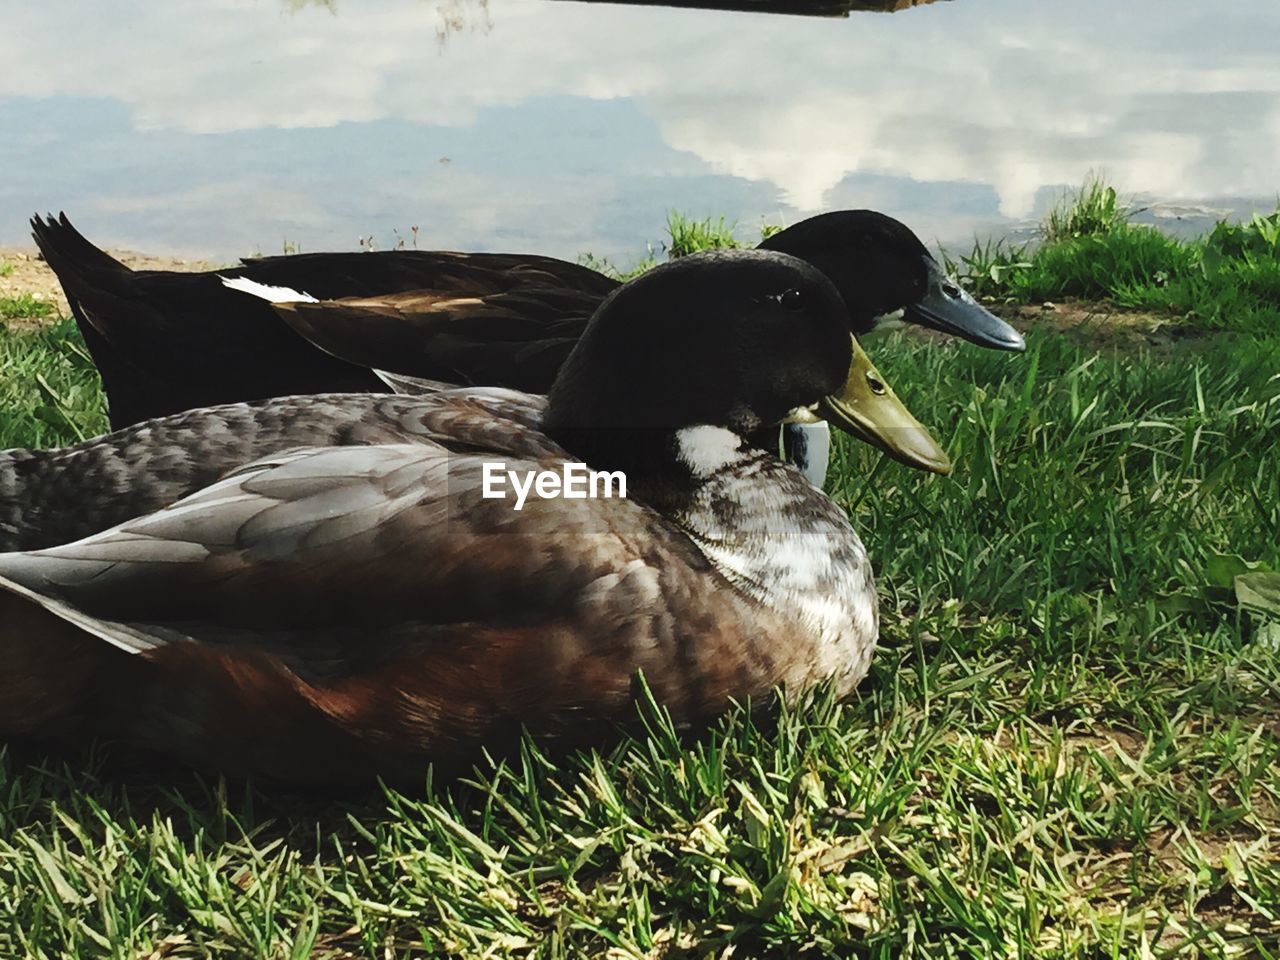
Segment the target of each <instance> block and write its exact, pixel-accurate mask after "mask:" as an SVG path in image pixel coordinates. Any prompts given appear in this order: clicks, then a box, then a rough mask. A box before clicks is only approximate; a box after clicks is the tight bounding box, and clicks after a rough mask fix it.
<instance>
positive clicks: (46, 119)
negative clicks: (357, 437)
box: [0, 0, 1280, 262]
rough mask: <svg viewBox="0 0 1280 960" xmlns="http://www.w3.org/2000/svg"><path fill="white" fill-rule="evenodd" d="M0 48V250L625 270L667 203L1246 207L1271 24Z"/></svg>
mask: <svg viewBox="0 0 1280 960" xmlns="http://www.w3.org/2000/svg"><path fill="white" fill-rule="evenodd" d="M5 20H6V24H5V26H6V29H5V30H4V32H3V33H0V63H3V64H4V66H3V68H0V123H3V129H4V130H5V131H6V136H5V137H4V138H3V139H2V140H0V167H2V168H3V169H4V171H5V176H4V177H2V178H0V243H5V244H11V243H22V242H25V237H26V225H25V220H26V217H27V216H28V215H29V214H30V213H31V212H32V211H34V210H37V209H38V210H42V211H43V210H46V209H50V210H57V209H66V210H67V211H68V213H69V214H70V215H71V216H72V218H73V219H74V220H75V221H76V222H77V223H78V224H79V225H81V226H82V228H83V229H84V230H85V231H86V232H87V233H88V234H89V235H90V237H91V238H93V239H95V240H99V241H101V242H104V243H107V244H111V245H116V246H127V247H133V248H139V249H146V250H152V251H156V252H175V253H186V254H191V255H201V256H210V257H214V258H220V259H229V258H232V257H234V256H236V255H239V254H244V253H249V252H252V251H254V250H262V251H263V252H278V250H279V249H280V248H281V246H282V243H283V242H284V240H286V239H287V240H288V241H290V242H291V243H297V244H301V246H302V247H303V248H304V249H309V250H314V249H324V248H333V249H350V248H354V247H355V246H356V237H357V235H366V236H367V235H369V234H373V235H374V236H375V237H376V238H377V240H378V242H379V245H380V246H384V247H385V246H387V245H389V244H391V243H393V242H394V239H395V233H394V231H399V232H400V234H403V235H408V232H409V228H410V227H411V226H412V225H415V224H416V225H419V226H420V228H421V233H420V243H421V244H422V245H426V246H449V247H459V248H467V249H529V250H539V251H542V252H547V253H553V254H559V255H564V256H574V255H576V254H577V253H579V252H581V251H585V250H591V251H594V252H596V253H599V254H604V255H608V256H612V257H614V258H617V259H619V260H622V261H624V262H626V261H630V260H634V259H636V258H638V257H639V256H641V255H642V254H643V253H644V245H645V242H646V240H657V239H658V238H660V237H661V236H662V233H663V230H662V224H663V221H664V220H665V215H666V211H667V210H668V209H673V208H674V209H681V210H685V211H688V212H691V213H694V214H698V215H719V214H721V213H723V214H725V215H727V216H728V217H729V218H731V219H737V220H738V221H739V222H740V223H741V224H742V234H743V236H744V237H746V236H749V235H751V233H752V232H753V230H754V228H755V225H756V224H758V223H759V222H761V221H762V220H768V221H775V222H777V221H791V220H795V219H798V218H800V217H802V216H805V215H806V214H808V213H811V212H815V211H818V210H822V209H829V208H836V207H845V206H871V207H877V208H879V209H883V210H885V211H887V212H890V213H892V214H894V215H896V216H899V217H901V218H903V219H904V220H906V221H907V222H908V223H910V224H911V225H913V226H914V227H916V228H917V230H918V231H919V232H920V233H921V234H922V235H924V236H926V237H929V238H937V239H941V240H944V241H951V242H957V241H961V242H963V241H965V240H967V239H968V238H969V237H971V236H972V234H973V233H974V232H975V231H977V232H988V231H1003V230H1007V229H1009V228H1010V227H1013V226H1017V225H1018V224H1020V223H1023V222H1025V221H1026V220H1027V219H1028V218H1031V217H1033V216H1035V215H1037V214H1038V213H1040V212H1041V211H1042V210H1043V209H1044V208H1045V206H1046V205H1047V204H1048V203H1049V202H1050V201H1051V200H1052V199H1053V198H1054V197H1055V196H1057V195H1058V193H1059V192H1060V191H1061V189H1062V188H1063V187H1064V186H1066V185H1071V184H1077V183H1079V182H1080V181H1081V180H1082V179H1083V177H1084V176H1085V175H1086V173H1088V172H1089V171H1090V170H1099V171H1103V172H1105V173H1106V175H1107V176H1108V177H1109V178H1110V179H1111V180H1112V181H1113V182H1114V183H1115V184H1116V185H1117V186H1118V187H1119V188H1121V189H1122V190H1123V191H1126V192H1129V193H1136V194H1140V195H1142V196H1143V197H1146V198H1150V199H1152V200H1155V201H1159V202H1160V203H1161V204H1163V205H1160V206H1157V207H1156V213H1161V214H1170V213H1171V214H1173V215H1176V214H1177V213H1178V212H1182V213H1184V214H1190V215H1192V217H1193V219H1195V218H1196V217H1197V216H1200V217H1201V218H1202V217H1203V215H1205V214H1206V211H1207V215H1208V216H1212V215H1215V214H1216V213H1217V212H1219V211H1231V210H1241V209H1247V208H1250V207H1251V206H1253V205H1261V206H1264V207H1271V206H1272V205H1273V204H1274V201H1275V195H1276V191H1277V190H1278V189H1280V176H1277V173H1278V168H1277V163H1276V158H1277V157H1278V156H1280V58H1277V57H1276V56H1275V54H1274V47H1273V45H1272V44H1273V41H1274V38H1275V37H1276V36H1280V5H1277V4H1275V3H1274V2H1273V0H1239V2H1236V3H1234V4H1231V5H1229V6H1228V5H1215V6H1214V8H1210V7H1209V6H1208V5H1199V4H1169V3H1167V2H1166V0H1129V2H1128V3H1126V4H1124V5H1116V4H1114V3H1113V2H1110V0H1075V2H1073V3H1070V4H1063V3H1048V2H1040V3H1028V2H1026V0H955V2H953V3H935V4H933V5H931V6H927V7H921V8H918V9H915V10H909V11H905V12H901V13H897V14H894V15H891V16H890V15H883V14H856V13H855V14H854V15H852V16H851V17H850V18H849V19H848V20H823V19H812V18H804V17H795V18H791V17H764V16H754V15H750V14H735V13H722V12H710V11H696V10H673V9H667V8H650V7H637V6H613V5H609V4H579V3H565V2H547V0H488V2H487V3H482V2H479V0H447V2H444V3H440V2H423V0H362V2H361V3H360V4H359V5H358V6H357V5H356V4H354V3H344V2H343V0H336V2H335V3H334V4H333V5H332V8H329V7H327V6H326V5H324V4H319V5H317V4H310V5H302V6H300V7H298V8H297V9H289V8H288V7H282V6H281V5H280V3H279V2H278V0H198V2H197V0H170V2H169V3H167V4H163V5H161V4H142V3H138V2H123V0H110V2H102V3H99V4H94V5H81V4H75V5H74V6H73V5H72V3H71V2H70V0H46V2H45V3H41V4H22V5H13V6H12V7H11V9H10V10H8V11H7V12H6V18H5Z"/></svg>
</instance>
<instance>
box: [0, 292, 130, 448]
mask: <svg viewBox="0 0 1280 960" xmlns="http://www.w3.org/2000/svg"><path fill="white" fill-rule="evenodd" d="M36 302H37V303H41V302H42V301H36ZM3 303H4V301H0V309H2V305H3ZM106 429H107V417H106V406H105V400H104V397H103V394H102V385H101V383H100V382H99V381H98V377H97V373H96V371H95V369H94V366H93V360H92V358H91V357H90V356H89V353H88V351H87V350H86V349H85V347H84V343H83V341H82V340H81V339H80V334H79V331H77V330H76V326H75V323H74V322H72V321H71V320H69V319H63V320H61V321H59V322H58V323H56V324H51V325H49V326H45V327H36V328H27V329H17V330H12V329H6V328H5V326H4V325H3V324H0V449H4V448H8V447H51V446H58V445H60V444H65V443H74V442H75V441H76V440H79V439H83V438H85V437H92V436H95V435H96V434H99V433H102V432H103V431H104V430H106Z"/></svg>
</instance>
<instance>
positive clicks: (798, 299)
mask: <svg viewBox="0 0 1280 960" xmlns="http://www.w3.org/2000/svg"><path fill="white" fill-rule="evenodd" d="M778 303H780V304H782V306H783V307H784V308H786V309H787V310H799V309H800V308H801V307H803V306H804V297H803V296H802V295H801V293H800V291H799V290H797V289H795V288H794V287H792V288H791V289H790V290H784V291H782V293H780V294H778Z"/></svg>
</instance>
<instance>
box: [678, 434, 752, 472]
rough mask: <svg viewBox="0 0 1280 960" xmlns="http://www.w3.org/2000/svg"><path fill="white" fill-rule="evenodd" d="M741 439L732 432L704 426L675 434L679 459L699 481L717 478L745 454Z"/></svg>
mask: <svg viewBox="0 0 1280 960" xmlns="http://www.w3.org/2000/svg"><path fill="white" fill-rule="evenodd" d="M741 446H742V438H741V437H739V436H738V435H737V434H736V433H734V432H733V431H732V430H726V429H725V428H724V427H713V426H710V425H707V424H702V425H700V426H697V427H685V428H684V429H682V430H677V431H676V456H677V457H678V458H679V459H680V462H681V463H683V464H684V465H685V466H687V467H688V468H689V469H690V470H691V471H692V472H693V475H694V476H695V477H698V478H700V479H703V478H706V477H710V476H714V475H715V474H716V473H718V472H719V471H721V470H723V469H724V468H725V467H727V466H729V465H730V464H732V463H737V462H738V461H739V460H741V459H742V458H743V457H744V456H746V454H744V453H743V452H742V451H741V449H739V448H740V447H741Z"/></svg>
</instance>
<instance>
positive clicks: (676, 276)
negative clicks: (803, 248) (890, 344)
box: [543, 250, 950, 476]
mask: <svg viewBox="0 0 1280 960" xmlns="http://www.w3.org/2000/svg"><path fill="white" fill-rule="evenodd" d="M849 327H850V321H849V313H848V310H847V308H846V306H845V302H844V300H843V299H842V298H841V296H840V294H839V292H838V291H837V290H836V288H835V287H834V286H833V284H832V283H831V282H830V281H829V280H828V279H827V278H826V277H825V276H824V275H823V274H822V273H821V272H820V271H819V270H817V269H816V268H814V267H813V266H811V265H810V264H808V263H806V262H805V261H803V260H800V259H798V258H796V257H792V256H789V255H787V254H782V253H777V252H773V251H761V250H734V251H717V252H709V253H703V254H695V255H692V256H688V257H684V258H681V259H680V260H677V261H675V262H672V263H669V264H665V265H663V266H660V267H657V268H655V269H653V270H651V271H649V272H648V273H646V274H644V275H642V276H641V277H639V278H637V279H636V280H633V281H631V282H630V283H627V284H625V285H623V286H622V287H620V288H618V290H616V291H615V292H614V293H613V294H611V295H610V296H609V297H608V298H607V299H606V300H605V301H604V303H603V304H601V306H600V309H599V310H598V311H597V312H596V314H595V316H594V317H593V318H592V319H591V322H590V323H589V324H588V326H587V329H586V331H585V332H584V333H583V335H582V337H581V339H580V340H579V341H578V344H577V346H576V347H575V348H574V350H573V352H572V353H571V354H570V356H569V358H568V360H566V361H565V363H564V365H563V366H562V367H561V368H560V373H559V375H558V376H557V378H556V381H555V383H554V385H553V386H552V388H551V392H550V394H549V396H548V403H547V410H546V414H545V416H544V420H543V426H544V428H545V429H546V430H547V432H548V433H549V434H550V435H551V436H553V437H555V438H556V439H557V440H558V441H559V442H561V443H562V444H563V445H564V446H565V447H566V448H567V449H569V450H571V451H572V452H574V453H575V454H577V455H578V456H580V457H582V458H583V459H584V460H587V461H588V462H591V463H593V464H594V465H597V466H607V467H609V468H611V469H625V470H627V471H628V476H630V475H631V474H632V473H639V474H640V475H641V476H643V475H644V474H646V473H651V472H661V471H662V470H667V471H670V470H671V469H673V468H675V467H677V466H678V465H679V464H680V463H683V465H684V468H689V467H690V463H689V457H688V456H687V450H685V451H683V453H682V448H681V444H682V442H683V441H682V437H685V438H687V437H688V436H690V435H692V434H690V433H689V431H702V433H701V434H700V435H703V436H705V435H707V429H706V428H710V429H711V430H717V428H719V429H718V431H717V433H716V435H717V436H718V437H720V438H721V440H720V441H719V442H721V443H723V442H724V440H723V438H725V437H727V436H728V435H729V434H732V435H733V436H734V437H736V438H739V439H741V438H745V437H749V436H751V435H753V434H755V433H757V432H758V431H760V430H761V428H766V427H770V426H776V425H778V424H781V423H796V422H816V421H817V420H819V419H826V420H828V421H829V422H830V423H831V424H833V425H834V426H837V427H839V428H841V429H843V430H845V431H846V432H848V433H850V434H852V435H854V436H856V437H858V438H859V439H861V440H865V441H866V442H868V443H871V444H873V445H874V446H876V447H878V448H880V449H881V450H883V451H885V452H886V453H888V454H889V455H890V456H892V457H894V458H895V459H897V460H900V461H902V462H903V463H907V464H909V465H911V466H914V467H917V468H919V469H922V470H928V471H931V472H935V473H946V472H948V471H949V469H950V464H949V463H948V461H947V457H946V454H945V453H944V452H943V451H942V449H941V448H940V447H939V445H938V443H937V441H935V440H934V439H933V437H932V436H930V434H929V432H928V430H926V429H925V428H924V427H923V426H922V425H921V424H920V423H919V422H918V421H917V420H916V419H915V418H914V417H913V416H912V415H911V414H910V412H909V411H908V410H907V409H906V407H905V406H903V404H902V403H901V401H899V400H898V398H897V397H896V396H895V395H894V394H893V391H892V390H891V389H889V387H888V385H887V384H886V383H885V381H884V378H883V377H881V376H880V375H879V373H878V372H876V370H875V367H874V366H872V364H871V361H870V360H869V359H868V358H867V356H866V354H865V353H863V352H862V349H861V347H859V346H858V343H857V341H856V340H855V339H854V338H853V337H852V336H851V335H850V331H849ZM726 431H727V433H726ZM742 442H743V443H746V441H745V440H743V441H742ZM693 472H694V473H696V472H697V470H696V469H695V470H694V471H693Z"/></svg>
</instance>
